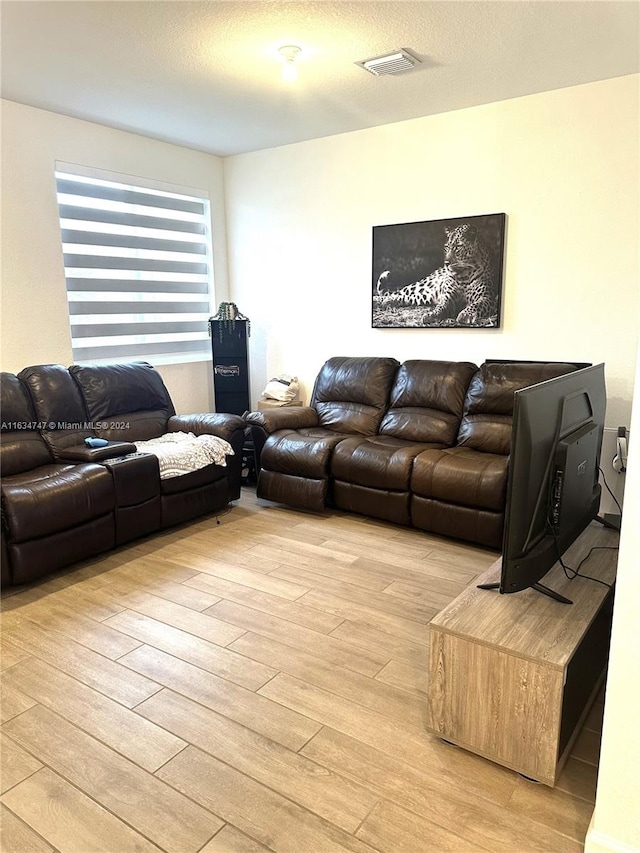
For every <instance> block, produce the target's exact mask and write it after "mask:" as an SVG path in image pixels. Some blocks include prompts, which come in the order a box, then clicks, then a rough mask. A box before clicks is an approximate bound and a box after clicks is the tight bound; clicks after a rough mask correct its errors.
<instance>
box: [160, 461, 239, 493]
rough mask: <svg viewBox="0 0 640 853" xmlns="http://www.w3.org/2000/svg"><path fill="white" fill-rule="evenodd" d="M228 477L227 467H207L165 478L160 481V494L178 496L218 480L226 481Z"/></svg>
mask: <svg viewBox="0 0 640 853" xmlns="http://www.w3.org/2000/svg"><path fill="white" fill-rule="evenodd" d="M227 476H228V471H227V469H226V467H223V466H222V465H207V466H205V467H204V468H199V469H198V470H197V471H191V472H190V473H188V474H180V475H179V476H177V477H164V478H163V479H161V480H160V492H161V494H163V495H177V494H179V493H180V492H186V491H188V490H189V489H199V488H201V487H202V486H208V485H209V484H210V483H215V482H217V481H218V480H224V479H225V478H226V477H227Z"/></svg>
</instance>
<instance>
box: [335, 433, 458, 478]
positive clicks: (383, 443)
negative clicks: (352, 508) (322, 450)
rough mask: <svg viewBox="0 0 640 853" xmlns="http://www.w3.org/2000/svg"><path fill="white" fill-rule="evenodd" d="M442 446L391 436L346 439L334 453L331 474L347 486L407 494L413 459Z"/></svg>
mask: <svg viewBox="0 0 640 853" xmlns="http://www.w3.org/2000/svg"><path fill="white" fill-rule="evenodd" d="M441 447H442V445H441V444H429V443H419V442H411V441H404V440H403V439H401V438H394V437H393V436H390V435H376V436H370V437H363V436H353V437H351V438H345V439H344V440H343V441H341V442H340V443H339V444H338V445H337V446H336V448H335V450H334V451H333V457H332V459H331V474H332V476H333V477H334V478H335V479H336V480H342V481H344V482H346V483H355V484H357V485H359V486H368V487H370V488H373V489H389V490H392V491H404V492H408V490H409V484H410V481H411V472H412V469H413V460H414V459H415V458H416V456H418V455H419V454H420V453H423V452H424V451H425V450H428V449H429V448H441Z"/></svg>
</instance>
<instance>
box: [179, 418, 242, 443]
mask: <svg viewBox="0 0 640 853" xmlns="http://www.w3.org/2000/svg"><path fill="white" fill-rule="evenodd" d="M244 426H245V424H244V420H243V419H242V418H241V417H240V415H228V414H224V413H223V412H207V413H205V414H201V415H174V416H173V417H171V418H169V421H168V423H167V430H168V431H169V432H192V433H194V435H217V436H218V438H223V439H224V440H225V441H228V442H229V443H230V444H233V442H232V440H231V439H232V438H233V436H234V434H235V432H236V431H237V430H239V429H240V430H244Z"/></svg>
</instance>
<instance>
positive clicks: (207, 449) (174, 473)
mask: <svg viewBox="0 0 640 853" xmlns="http://www.w3.org/2000/svg"><path fill="white" fill-rule="evenodd" d="M135 445H136V449H137V451H138V453H153V455H154V456H157V457H158V464H159V465H160V478H161V479H162V480H166V479H168V478H169V477H179V476H180V475H181V474H189V473H190V472H191V471H197V470H198V469H199V468H204V467H205V466H206V465H211V464H213V463H215V464H216V465H226V464H227V456H233V455H234V454H233V448H232V447H231V445H230V444H229V442H228V441H225V440H224V439H223V438H218V436H217V435H194V434H193V433H192V432H168V433H166V435H161V436H160V437H159V438H152V439H150V440H149V441H136V442H135Z"/></svg>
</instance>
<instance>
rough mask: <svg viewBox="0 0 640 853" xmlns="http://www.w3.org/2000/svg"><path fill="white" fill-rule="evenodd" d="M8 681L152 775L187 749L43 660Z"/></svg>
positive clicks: (11, 673)
mask: <svg viewBox="0 0 640 853" xmlns="http://www.w3.org/2000/svg"><path fill="white" fill-rule="evenodd" d="M6 677H7V680H8V683H9V684H10V685H14V686H16V687H20V689H21V690H22V691H23V692H24V693H26V694H27V695H29V696H31V698H32V699H34V700H35V701H37V702H38V703H39V704H40V705H44V706H45V707H46V708H49V709H50V710H51V711H55V712H56V713H58V714H60V716H61V717H64V718H65V719H66V720H68V722H70V723H73V724H74V725H76V726H77V727H78V728H80V729H82V730H83V731H85V732H87V733H88V734H90V735H93V737H95V738H97V739H98V740H101V741H102V742H103V743H105V744H107V746H110V747H111V748H112V749H114V750H115V751H116V752H119V753H120V754H121V755H124V756H126V757H127V758H129V759H131V761H133V762H135V763H136V764H139V765H140V767H144V769H145V770H149V772H151V773H153V771H154V770H157V769H158V767H161V766H162V765H163V764H164V763H165V762H167V761H168V760H169V759H170V758H173V756H174V755H176V754H177V753H178V752H180V750H181V749H184V747H185V746H186V745H187V744H186V743H185V742H184V741H182V740H180V739H179V738H177V737H174V735H171V734H169V732H166V731H164V729H161V728H160V727H159V726H155V725H153V724H152V723H149V722H148V721H147V720H145V719H142V718H141V717H140V716H139V714H137V713H135V712H134V711H131V710H130V709H129V708H126V707H124V706H123V705H120V704H119V703H118V702H115V701H114V700H113V699H109V698H108V697H107V696H103V695H102V693H98V692H97V691H96V690H92V689H91V687H87V686H86V685H85V684H83V683H82V682H81V681H76V679H75V678H72V677H71V676H69V675H66V674H65V673H64V672H61V671H60V670H59V669H55V668H54V667H52V666H50V665H49V664H46V663H44V661H40V660H36V659H35V658H31V659H30V660H28V661H24V662H23V663H20V664H18V665H17V666H15V667H13V668H12V669H10V670H9V671H8V672H7V673H6ZM252 695H253V694H252Z"/></svg>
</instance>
